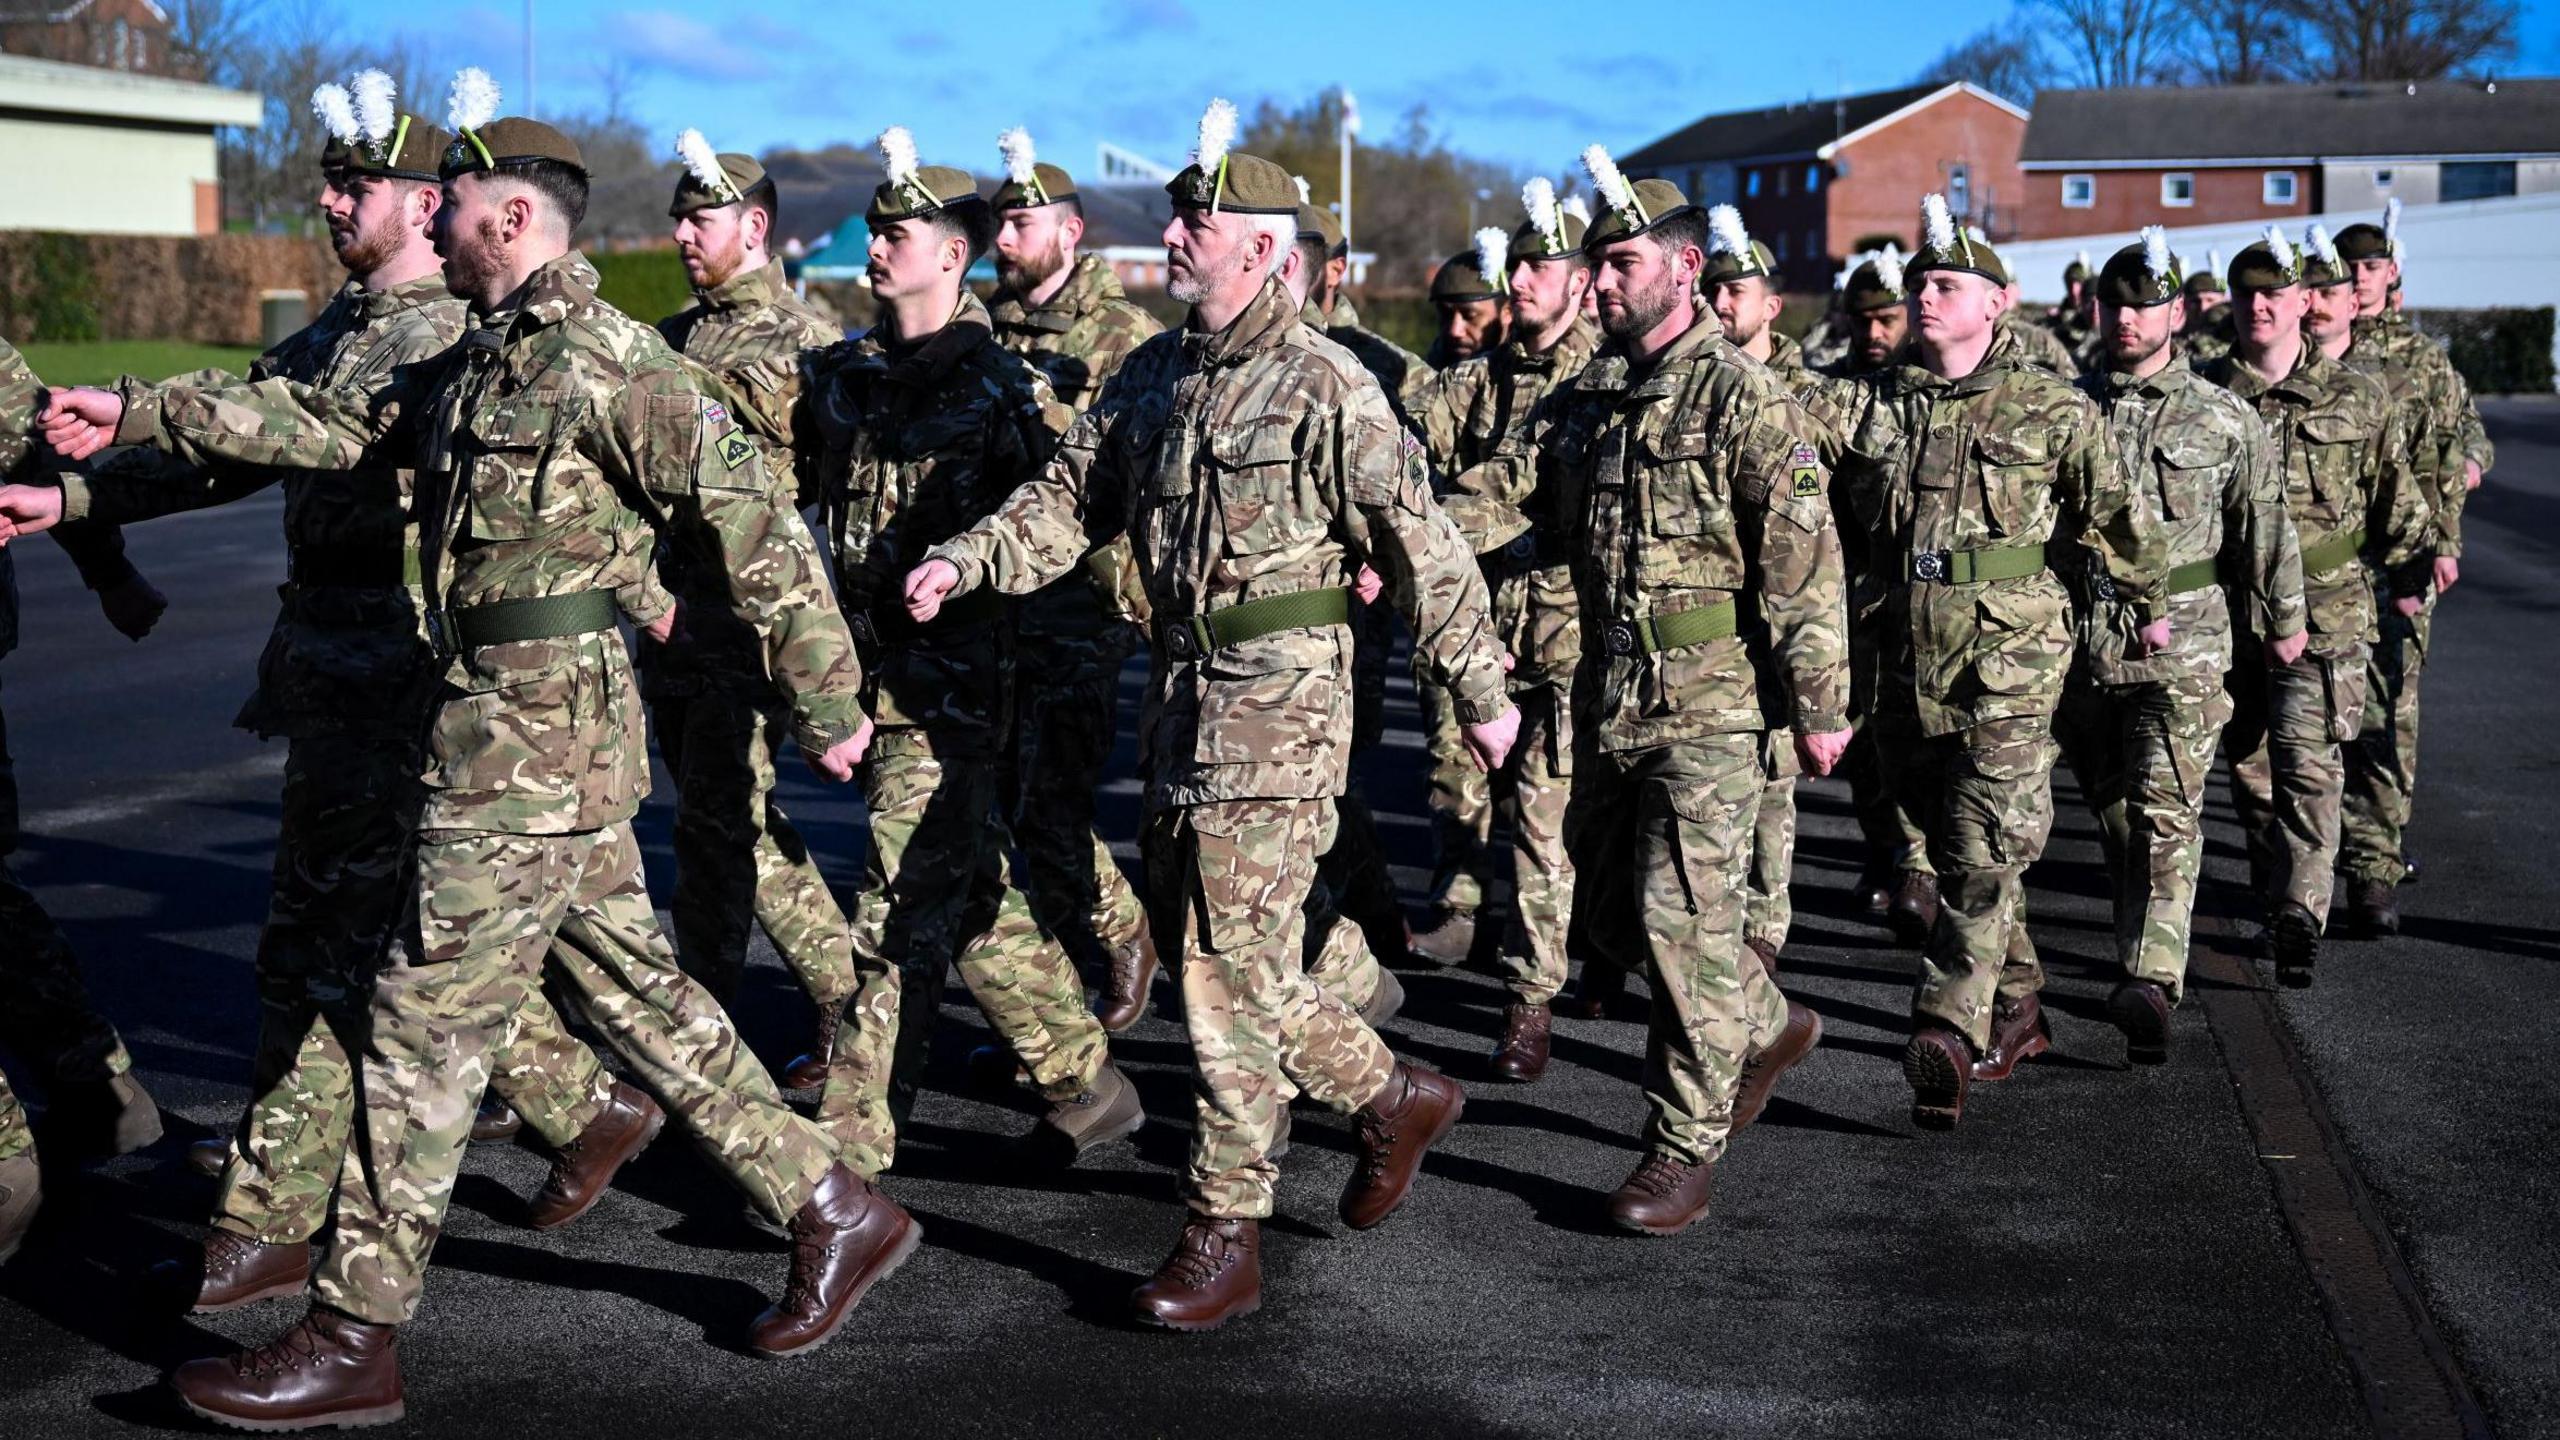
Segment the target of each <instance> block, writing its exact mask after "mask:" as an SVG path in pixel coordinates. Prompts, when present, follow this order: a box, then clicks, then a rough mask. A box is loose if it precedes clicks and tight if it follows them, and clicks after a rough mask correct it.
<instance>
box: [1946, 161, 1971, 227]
mask: <svg viewBox="0 0 2560 1440" xmlns="http://www.w3.org/2000/svg"><path fill="white" fill-rule="evenodd" d="M1947 208H1948V209H1949V210H1951V211H1953V212H1955V213H1956V214H1958V215H1970V214H1972V213H1973V170H1972V168H1971V167H1970V166H1966V165H1950V166H1948V167H1947Z"/></svg>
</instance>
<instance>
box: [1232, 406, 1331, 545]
mask: <svg viewBox="0 0 2560 1440" xmlns="http://www.w3.org/2000/svg"><path fill="white" fill-rule="evenodd" d="M1296 429H1297V426H1296V422H1295V421H1293V420H1288V419H1275V420H1267V421H1263V422H1261V423H1259V424H1253V425H1247V426H1243V427H1241V428H1237V429H1232V430H1223V431H1219V432H1217V433H1215V434H1213V435H1211V436H1210V437H1209V458H1210V461H1211V463H1212V465H1213V466H1214V468H1215V470H1216V475H1217V486H1218V505H1219V508H1220V510H1221V512H1222V515H1223V518H1224V520H1225V522H1226V543H1227V552H1228V553H1229V554H1231V555H1265V554H1269V553H1271V552H1273V551H1277V550H1285V549H1288V548H1290V547H1292V546H1297V545H1305V544H1308V543H1311V542H1313V541H1314V540H1316V539H1317V538H1319V537H1320V536H1322V535H1323V534H1324V531H1325V517H1324V516H1323V515H1322V514H1321V513H1320V512H1319V510H1318V508H1317V506H1316V504H1315V497H1314V495H1312V494H1311V493H1309V489H1310V487H1306V486H1302V485H1301V484H1300V483H1299V476H1298V450H1297V445H1296V443H1295V441H1294V438H1293V437H1294V435H1295V432H1296Z"/></svg>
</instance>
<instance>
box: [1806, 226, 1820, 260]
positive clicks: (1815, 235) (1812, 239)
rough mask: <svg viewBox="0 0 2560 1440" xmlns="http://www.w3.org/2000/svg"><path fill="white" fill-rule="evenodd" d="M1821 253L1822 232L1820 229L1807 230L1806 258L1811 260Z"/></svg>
mask: <svg viewBox="0 0 2560 1440" xmlns="http://www.w3.org/2000/svg"><path fill="white" fill-rule="evenodd" d="M1821 253H1822V232H1821V231H1819V230H1807V231H1806V232H1804V258H1806V259H1807V260H1811V259H1813V258H1814V257H1815V256H1817V255H1820V254H1821Z"/></svg>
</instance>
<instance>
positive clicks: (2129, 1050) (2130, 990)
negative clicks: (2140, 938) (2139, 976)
mask: <svg viewBox="0 0 2560 1440" xmlns="http://www.w3.org/2000/svg"><path fill="white" fill-rule="evenodd" d="M2171 1008H2172V1007H2171V1004H2170V1001H2169V987H2168V986H2166V985H2163V984H2161V983H2160V982H2159V981H2157V980H2127V981H2125V982H2124V983H2123V984H2121V985H2118V986H2117V987H2116V988H2115V990H2114V992H2113V993H2112V994H2110V995H2108V996H2107V1019H2108V1020H2109V1021H2110V1022H2112V1023H2113V1024H2114V1025H2115V1027H2116V1028H2117V1029H2118V1030H2121V1031H2123V1032H2124V1054H2125V1058H2126V1059H2127V1060H2130V1061H2132V1062H2133V1063H2134V1064H2136V1065H2158V1064H2161V1063H2163V1062H2164V1061H2166V1060H2167V1059H2168V1058H2169V1011H2170V1009H2171Z"/></svg>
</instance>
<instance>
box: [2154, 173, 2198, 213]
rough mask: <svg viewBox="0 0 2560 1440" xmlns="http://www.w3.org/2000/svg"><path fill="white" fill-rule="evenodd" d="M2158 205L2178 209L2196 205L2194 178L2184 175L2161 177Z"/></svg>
mask: <svg viewBox="0 0 2560 1440" xmlns="http://www.w3.org/2000/svg"><path fill="white" fill-rule="evenodd" d="M2160 203H2161V204H2163V205H2169V206H2174V207H2177V208H2180V209H2183V208H2185V207H2187V206H2189V205H2193V204H2194V203H2196V177H2194V176H2193V175H2189V174H2185V173H2180V174H2176V175H2163V176H2161V177H2160Z"/></svg>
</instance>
